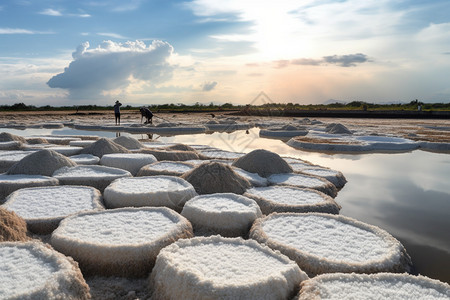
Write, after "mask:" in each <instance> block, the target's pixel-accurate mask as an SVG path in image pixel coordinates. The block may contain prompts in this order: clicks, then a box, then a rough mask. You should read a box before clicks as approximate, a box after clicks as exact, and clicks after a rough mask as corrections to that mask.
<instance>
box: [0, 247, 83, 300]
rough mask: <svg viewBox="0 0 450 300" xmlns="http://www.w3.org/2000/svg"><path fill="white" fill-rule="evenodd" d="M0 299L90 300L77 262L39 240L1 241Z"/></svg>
mask: <svg viewBox="0 0 450 300" xmlns="http://www.w3.org/2000/svg"><path fill="white" fill-rule="evenodd" d="M0 264H1V267H0V278H2V284H0V298H1V299H74V300H75V299H90V298H91V297H90V294H89V287H88V285H87V284H86V282H85V281H84V279H83V275H82V274H81V272H80V269H79V268H78V266H77V264H76V263H75V262H74V261H73V260H72V259H71V258H69V257H66V256H64V255H63V254H61V253H59V252H57V251H55V250H53V249H51V248H50V247H47V246H44V244H42V243H39V242H26V243H15V242H6V243H0Z"/></svg>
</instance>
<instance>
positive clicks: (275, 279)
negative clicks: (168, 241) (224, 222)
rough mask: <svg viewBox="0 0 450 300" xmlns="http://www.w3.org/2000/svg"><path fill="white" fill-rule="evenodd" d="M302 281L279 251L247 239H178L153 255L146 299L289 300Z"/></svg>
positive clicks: (296, 267)
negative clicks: (149, 289) (148, 292)
mask: <svg viewBox="0 0 450 300" xmlns="http://www.w3.org/2000/svg"><path fill="white" fill-rule="evenodd" d="M307 278H308V277H307V276H306V274H305V273H303V272H302V271H301V270H300V269H299V267H298V266H297V265H296V264H295V263H294V262H292V261H291V260H289V259H288V258H287V257H285V256H284V255H282V254H280V253H279V252H274V251H272V250H271V249H269V248H268V247H266V246H263V245H261V244H258V243H257V242H255V241H252V240H244V239H242V238H223V237H220V236H212V237H208V238H205V237H197V238H192V239H184V240H179V241H177V242H175V243H174V244H172V245H170V246H168V247H166V248H164V249H162V250H161V252H160V253H159V255H158V257H157V259H156V263H155V267H154V268H153V272H152V274H151V276H150V286H151V288H152V290H153V294H152V299H155V300H158V299H289V298H291V297H292V296H294V295H295V293H296V291H297V290H298V287H299V284H300V282H302V281H303V280H306V279H307Z"/></svg>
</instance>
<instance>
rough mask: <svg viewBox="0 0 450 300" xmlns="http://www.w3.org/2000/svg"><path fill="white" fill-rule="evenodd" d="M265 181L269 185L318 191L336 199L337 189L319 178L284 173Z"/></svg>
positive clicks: (274, 175)
mask: <svg viewBox="0 0 450 300" xmlns="http://www.w3.org/2000/svg"><path fill="white" fill-rule="evenodd" d="M267 180H268V181H269V182H270V183H271V184H277V185H290V186H296V187H300V188H310V189H314V190H318V191H320V192H323V193H325V194H327V195H330V196H331V197H333V198H334V197H336V195H337V189H336V187H335V186H334V184H332V183H331V182H329V181H328V180H326V179H323V178H320V177H315V176H309V175H303V174H294V173H286V174H273V175H271V176H269V177H268V178H267Z"/></svg>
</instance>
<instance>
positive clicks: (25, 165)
mask: <svg viewBox="0 0 450 300" xmlns="http://www.w3.org/2000/svg"><path fill="white" fill-rule="evenodd" d="M73 166H76V163H74V162H73V161H71V160H70V159H69V158H67V157H65V156H64V155H62V154H59V153H57V152H55V151H53V150H47V149H44V150H40V151H37V152H34V153H32V154H30V155H27V156H26V157H24V158H23V159H21V160H20V161H19V162H17V163H16V164H14V165H13V166H11V168H9V170H8V172H7V174H9V175H14V174H27V175H43V176H52V174H53V172H55V171H56V170H58V169H59V168H62V167H73Z"/></svg>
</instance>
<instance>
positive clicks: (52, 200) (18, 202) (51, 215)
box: [2, 186, 104, 234]
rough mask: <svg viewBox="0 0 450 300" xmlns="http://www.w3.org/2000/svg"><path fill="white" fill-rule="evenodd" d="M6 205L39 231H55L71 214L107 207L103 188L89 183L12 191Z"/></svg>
mask: <svg viewBox="0 0 450 300" xmlns="http://www.w3.org/2000/svg"><path fill="white" fill-rule="evenodd" d="M2 207H4V208H6V209H8V210H10V211H14V212H15V213H16V214H17V215H19V216H20V217H22V218H23V219H24V220H25V221H26V222H27V227H28V229H29V230H30V231H32V232H34V233H37V234H49V233H51V232H52V231H53V230H55V229H56V227H58V224H59V222H60V221H61V220H62V219H64V218H65V217H67V216H68V215H71V214H74V213H78V212H81V211H89V210H102V209H104V207H103V204H102V195H101V193H100V191H98V190H97V189H95V188H92V187H87V186H52V187H36V188H24V189H20V190H17V191H15V192H13V193H12V194H10V195H9V196H8V198H6V202H5V203H4V204H3V205H2Z"/></svg>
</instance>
